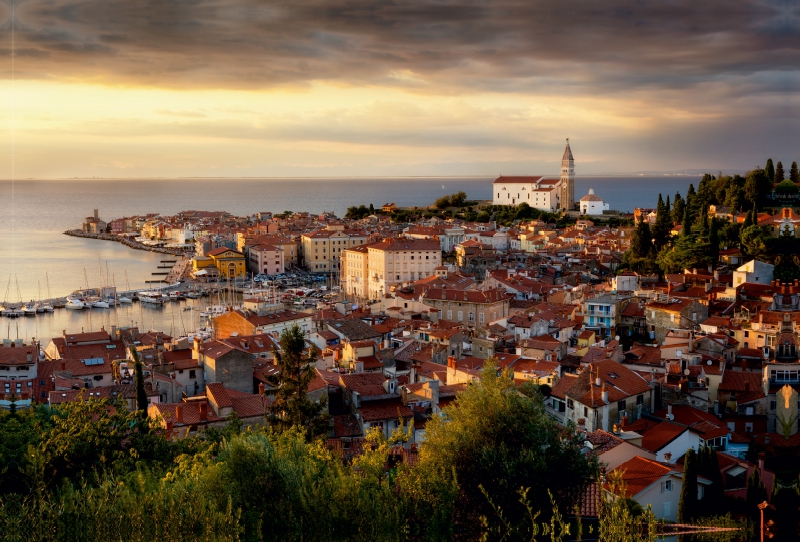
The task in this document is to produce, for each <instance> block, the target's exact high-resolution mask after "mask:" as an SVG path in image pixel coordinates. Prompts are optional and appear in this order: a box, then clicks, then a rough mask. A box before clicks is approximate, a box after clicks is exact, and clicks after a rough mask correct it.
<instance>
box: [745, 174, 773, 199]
mask: <svg viewBox="0 0 800 542" xmlns="http://www.w3.org/2000/svg"><path fill="white" fill-rule="evenodd" d="M770 190H772V181H771V180H770V177H769V176H768V175H767V173H766V172H765V171H764V170H763V169H754V170H753V171H751V172H750V173H748V174H747V179H746V180H745V183H744V194H745V197H746V198H747V200H748V201H749V202H750V203H758V202H759V201H762V200H763V199H764V198H766V196H767V194H769V192H770Z"/></svg>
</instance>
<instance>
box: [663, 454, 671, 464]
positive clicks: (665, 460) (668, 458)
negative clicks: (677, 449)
mask: <svg viewBox="0 0 800 542" xmlns="http://www.w3.org/2000/svg"><path fill="white" fill-rule="evenodd" d="M664 463H672V452H665V453H664Z"/></svg>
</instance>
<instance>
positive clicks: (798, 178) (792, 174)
mask: <svg viewBox="0 0 800 542" xmlns="http://www.w3.org/2000/svg"><path fill="white" fill-rule="evenodd" d="M789 180H790V181H792V182H793V183H800V172H798V170H797V162H792V167H791V169H789Z"/></svg>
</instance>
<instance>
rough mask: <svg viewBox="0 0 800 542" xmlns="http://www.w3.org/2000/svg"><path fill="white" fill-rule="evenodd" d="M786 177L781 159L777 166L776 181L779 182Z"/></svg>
mask: <svg viewBox="0 0 800 542" xmlns="http://www.w3.org/2000/svg"><path fill="white" fill-rule="evenodd" d="M785 178H786V177H785V176H784V173H783V163H782V162H781V161H780V160H779V161H778V164H777V165H776V166H775V182H776V183H779V182H781V181H782V180H784V179H785Z"/></svg>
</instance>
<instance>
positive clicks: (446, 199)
mask: <svg viewBox="0 0 800 542" xmlns="http://www.w3.org/2000/svg"><path fill="white" fill-rule="evenodd" d="M434 206H436V208H437V209H447V208H448V207H450V196H442V197H441V198H438V199H437V200H436V201H435V202H434Z"/></svg>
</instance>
